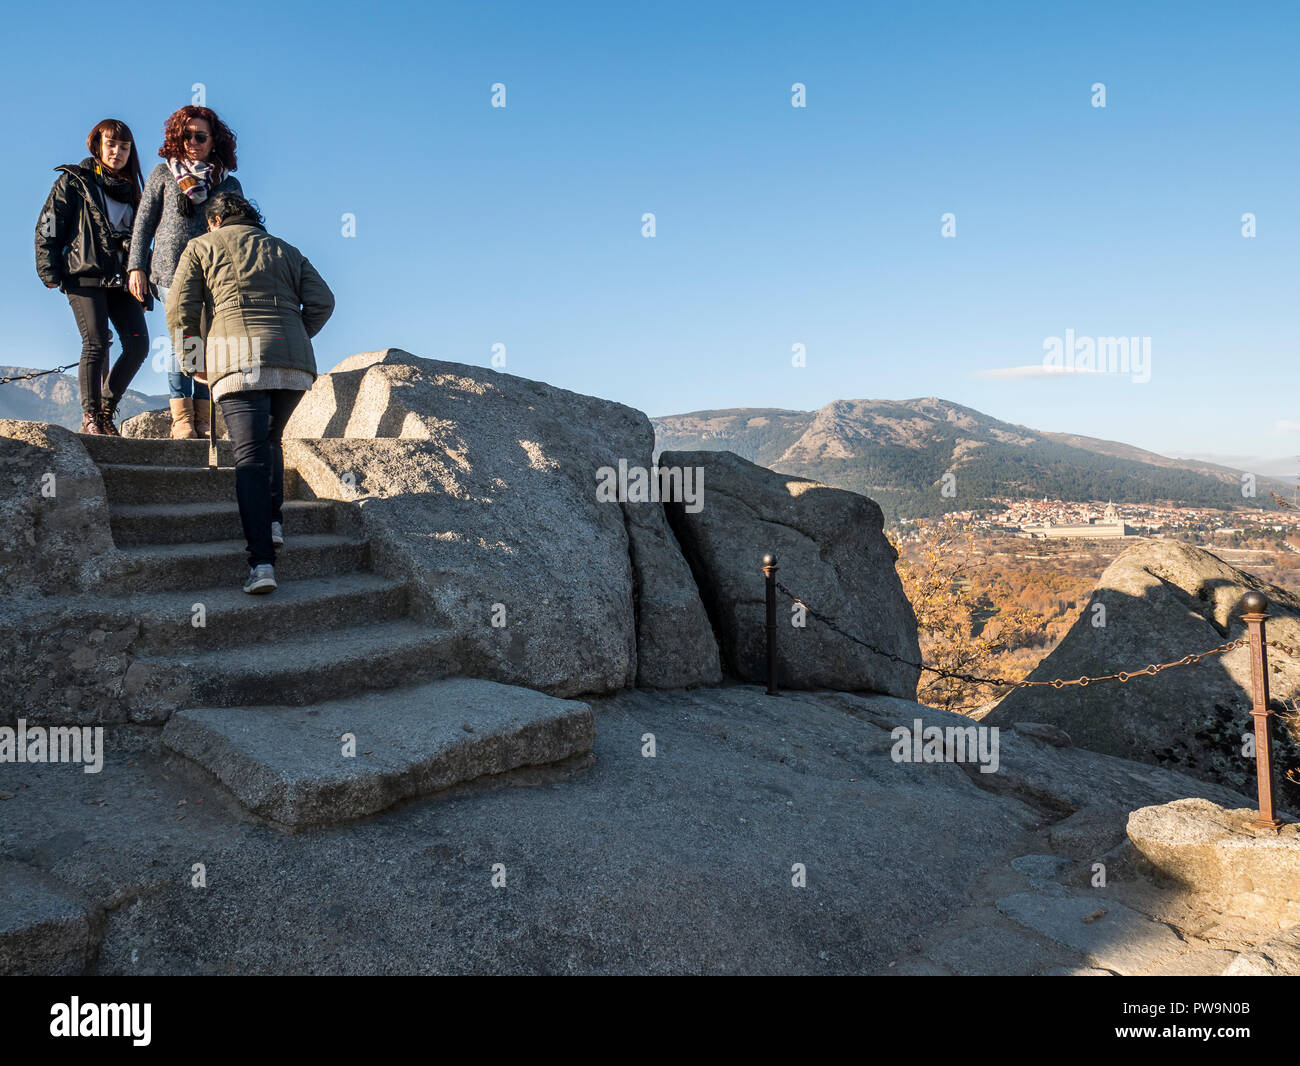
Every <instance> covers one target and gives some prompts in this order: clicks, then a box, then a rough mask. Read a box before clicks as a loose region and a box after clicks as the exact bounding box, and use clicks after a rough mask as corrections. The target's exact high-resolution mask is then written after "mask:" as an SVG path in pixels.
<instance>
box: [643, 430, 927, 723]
mask: <svg viewBox="0 0 1300 1066" xmlns="http://www.w3.org/2000/svg"><path fill="white" fill-rule="evenodd" d="M659 466H660V469H661V470H662V469H665V468H669V469H681V470H686V469H688V468H689V469H691V470H695V471H700V472H702V476H703V482H702V486H703V493H702V497H701V499H700V501H699V503H698V504H692V503H691V502H689V501H687V500H682V501H679V502H667V503H666V504H665V507H666V509H667V511H668V517H669V521H670V523H671V524H672V526H673V529H674V530H675V531H676V533H677V537H678V540H679V541H680V543H681V545H682V549H683V551H685V553H686V557H687V559H688V560H689V561H690V563H691V568H692V570H693V571H694V572H695V575H696V578H697V580H698V581H699V585H700V590H701V593H702V594H703V596H704V602H705V605H706V606H707V607H708V610H709V614H710V617H711V618H712V620H713V624H714V627H715V629H716V631H717V633H718V639H719V641H720V643H721V645H722V653H723V659H724V662H725V664H726V666H727V668H728V669H729V670H730V671H732V672H734V673H735V674H736V676H738V677H740V678H741V679H743V680H746V681H763V680H765V678H766V676H767V675H766V651H765V649H766V644H765V640H766V638H765V635H764V634H765V614H764V610H765V609H764V603H765V591H764V578H763V573H762V569H761V564H762V558H763V556H764V555H765V554H766V553H768V552H772V553H774V554H775V555H776V557H777V565H778V573H777V580H778V581H780V582H781V583H782V584H783V585H785V586H786V587H787V588H788V589H789V590H790V591H791V593H793V594H794V595H795V596H797V597H799V598H800V600H802V601H803V602H804V603H805V604H806V605H807V606H808V607H809V608H811V609H812V610H815V611H817V612H818V613H820V614H822V615H824V616H827V617H828V618H830V619H831V620H832V621H833V622H834V624H835V625H836V626H838V627H839V628H840V629H842V630H843V631H844V632H845V633H848V634H851V636H852V637H856V638H857V640H859V641H865V642H866V643H867V644H870V645H872V646H873V647H874V648H875V649H877V650H876V651H871V650H869V649H868V648H866V647H864V646H863V645H862V644H860V643H857V642H855V641H854V640H852V639H849V638H847V637H845V636H842V635H841V634H840V633H837V632H835V631H834V630H832V629H830V628H829V627H828V626H827V625H826V624H825V622H823V621H821V620H820V619H818V618H816V617H814V616H813V615H811V614H808V615H807V616H806V617H804V618H803V619H802V621H804V623H805V624H804V625H802V626H800V625H798V624H797V623H798V621H799V620H800V619H799V617H798V615H797V613H796V610H795V605H794V604H793V603H792V601H791V598H790V597H789V596H787V595H785V594H784V593H783V594H781V595H780V596H779V597H778V601H777V608H778V609H777V624H778V630H777V632H778V637H777V650H778V658H779V661H780V668H779V678H780V682H781V684H782V685H784V686H787V687H792V688H828V689H841V690H864V691H872V692H882V693H886V694H888V695H892V696H901V697H903V698H905V699H914V698H915V696H916V683H917V680H918V678H919V676H920V671H919V670H918V669H917V668H916V667H914V666H911V665H908V663H907V662H898V661H895V660H894V659H891V658H890V656H891V655H894V656H897V657H899V658H900V659H904V660H908V661H909V662H912V663H915V662H919V661H920V657H921V652H920V646H919V644H918V642H917V633H916V616H915V615H914V614H913V613H912V606H911V604H910V603H908V601H907V597H906V596H904V594H903V586H902V583H901V582H900V580H899V578H898V574H897V572H896V571H895V569H894V563H895V561H896V559H897V554H896V553H895V552H894V549H893V547H892V546H891V545H890V543H889V541H888V540H887V539H886V538H885V535H884V532H883V525H884V520H883V516H882V514H881V511H880V508H879V507H878V506H877V505H876V504H875V502H873V501H872V500H869V499H867V497H865V496H860V495H858V494H857V493H855V492H847V491H845V490H843V489H833V488H829V487H828V486H826V485H822V484H820V483H818V482H816V481H809V480H807V479H806V478H799V477H792V476H789V475H786V474H777V473H774V472H773V471H771V470H767V469H765V468H764V467H761V466H755V465H754V464H753V463H751V462H748V461H747V460H745V459H742V458H740V457H739V456H738V455H735V454H733V453H731V452H715V451H696V452H684V451H683V452H673V451H669V452H664V453H663V454H661V455H660V457H659ZM698 476H699V475H697V477H698ZM882 653H883V654H882Z"/></svg>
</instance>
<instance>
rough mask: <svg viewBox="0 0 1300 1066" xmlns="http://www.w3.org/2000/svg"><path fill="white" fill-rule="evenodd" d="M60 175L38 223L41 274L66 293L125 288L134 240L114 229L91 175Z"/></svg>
mask: <svg viewBox="0 0 1300 1066" xmlns="http://www.w3.org/2000/svg"><path fill="white" fill-rule="evenodd" d="M55 170H57V171H59V177H58V178H57V179H56V180H55V182H54V188H52V189H51V190H50V195H49V197H48V198H47V199H46V201H45V206H44V207H43V208H42V209H41V217H40V218H39V219H38V220H37V222H36V273H37V274H39V275H40V278H41V281H43V282H44V283H45V284H46V285H58V286H59V288H61V289H63V290H64V291H65V292H66V291H67V289H68V288H69V287H70V286H76V285H77V284H79V283H80V284H87V283H89V284H92V285H93V284H99V285H107V286H109V287H119V286H125V284H126V261H127V255H128V254H129V251H130V247H129V246H130V234H127V233H123V234H118V233H116V232H115V231H114V230H113V227H112V226H111V225H109V221H108V215H107V208H106V207H105V205H104V200H103V193H102V191H101V190H100V189H99V187H98V186H97V185H96V184H95V179H94V176H93V175H92V174H90V173H89V172H88V171H86V170H85V169H84V168H83V167H80V166H76V165H74V164H68V165H66V166H61V167H55Z"/></svg>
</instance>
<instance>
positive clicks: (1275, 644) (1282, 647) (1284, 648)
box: [1264, 640, 1300, 659]
mask: <svg viewBox="0 0 1300 1066" xmlns="http://www.w3.org/2000/svg"><path fill="white" fill-rule="evenodd" d="M1264 643H1265V644H1267V645H1268V646H1269V647H1270V648H1276V649H1277V650H1278V651H1281V652H1285V653H1286V654H1287V655H1289V656H1291V658H1293V659H1300V652H1298V651H1296V650H1295V648H1293V647H1291V645H1289V644H1283V643H1282V642H1281V641H1280V640H1266V641H1264Z"/></svg>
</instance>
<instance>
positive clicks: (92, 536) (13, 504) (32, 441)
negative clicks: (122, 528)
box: [0, 419, 120, 598]
mask: <svg viewBox="0 0 1300 1066" xmlns="http://www.w3.org/2000/svg"><path fill="white" fill-rule="evenodd" d="M0 486H3V492H0V534H2V535H3V536H2V539H0V590H3V591H4V592H6V593H7V594H8V596H10V597H23V596H28V597H31V596H34V597H38V598H39V597H46V596H53V595H58V594H61V593H73V592H80V591H86V590H88V589H91V588H93V587H95V586H96V585H97V584H98V583H99V582H100V581H101V580H102V579H103V578H104V576H105V575H106V574H108V573H110V572H112V571H113V570H114V569H115V567H116V566H117V565H118V564H119V562H120V559H119V555H118V552H117V549H116V547H114V545H113V538H112V535H111V534H110V532H109V520H108V501H107V498H106V497H105V494H104V481H103V478H101V477H100V474H99V468H98V467H97V466H96V465H95V463H94V461H93V460H92V459H91V458H90V455H89V453H88V452H87V451H86V448H85V446H84V445H83V444H82V443H81V440H80V438H79V437H78V435H77V434H76V433H74V432H72V431H71V430H69V429H64V428H63V427H62V426H56V425H53V424H51V423H49V422H25V421H19V420H16V419H0Z"/></svg>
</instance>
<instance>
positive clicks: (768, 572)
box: [763, 552, 780, 696]
mask: <svg viewBox="0 0 1300 1066" xmlns="http://www.w3.org/2000/svg"><path fill="white" fill-rule="evenodd" d="M763 576H764V577H765V578H766V580H767V694H768V695H769V696H779V695H780V692H778V691H777V687H776V556H775V555H773V554H772V553H771V552H768V553H767V554H766V555H764V556H763Z"/></svg>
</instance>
